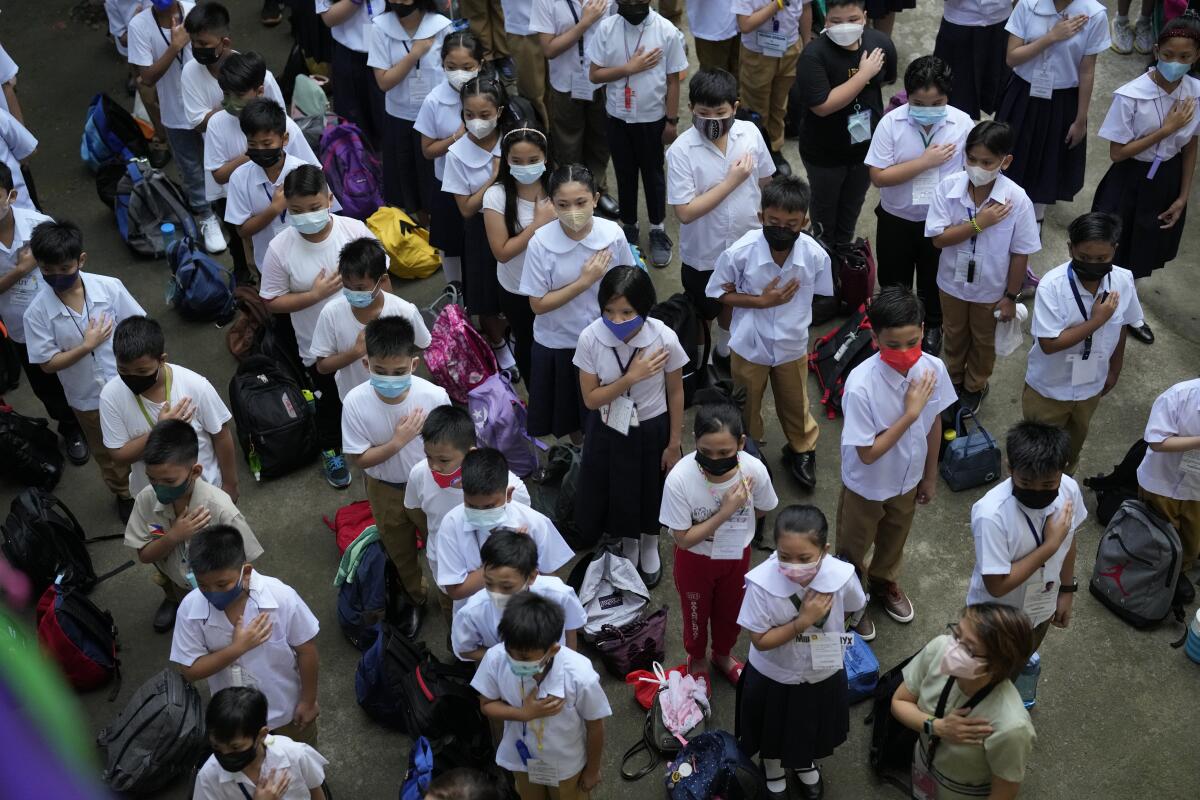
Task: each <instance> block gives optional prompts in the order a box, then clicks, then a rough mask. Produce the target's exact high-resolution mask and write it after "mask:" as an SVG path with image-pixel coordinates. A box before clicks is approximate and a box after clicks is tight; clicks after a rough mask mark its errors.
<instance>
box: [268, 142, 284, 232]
mask: <svg viewBox="0 0 1200 800" xmlns="http://www.w3.org/2000/svg"><path fill="white" fill-rule="evenodd" d="M283 157H284V158H285V159H286V158H287V154H286V153H285V154H284V156H283ZM263 191H264V192H266V193H267V206H268V207H270V205H271V203H274V202H275V193H274V192H273V191H271V190H270V189H268V188H267V187H265V186H264V187H263ZM285 217H287V209H286V208H285V209H284V210H283V211H281V212H279V221H280V222H283V221H284V218H285Z"/></svg>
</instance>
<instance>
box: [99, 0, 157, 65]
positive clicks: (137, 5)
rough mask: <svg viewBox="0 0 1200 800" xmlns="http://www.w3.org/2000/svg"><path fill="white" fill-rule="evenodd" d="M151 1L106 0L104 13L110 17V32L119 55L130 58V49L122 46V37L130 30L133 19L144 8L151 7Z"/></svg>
mask: <svg viewBox="0 0 1200 800" xmlns="http://www.w3.org/2000/svg"><path fill="white" fill-rule="evenodd" d="M149 5H150V3H149V0H104V11H105V13H106V15H107V16H108V32H109V33H110V34H112V38H113V44H114V45H116V48H117V54H118V55H120V56H123V57H128V55H129V48H127V47H126V46H125V45H123V44H121V37H122V36H124V35H125V34H126V33H127V32H128V30H129V20H131V19H133V16H134V14H137V13H138V12H139V11H141V10H142V8H144V7H146V6H149Z"/></svg>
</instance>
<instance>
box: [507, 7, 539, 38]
mask: <svg viewBox="0 0 1200 800" xmlns="http://www.w3.org/2000/svg"><path fill="white" fill-rule="evenodd" d="M529 5H530V0H500V10H501V11H503V12H504V32H505V33H507V34H508V35H509V36H527V35H528V34H530V33H532V31H530V30H529V12H530V8H529Z"/></svg>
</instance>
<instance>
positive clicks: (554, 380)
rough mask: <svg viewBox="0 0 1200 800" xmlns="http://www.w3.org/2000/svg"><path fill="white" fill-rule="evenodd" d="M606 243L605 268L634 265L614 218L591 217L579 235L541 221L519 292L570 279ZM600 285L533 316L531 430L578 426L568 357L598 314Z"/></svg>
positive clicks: (575, 382) (560, 432)
mask: <svg viewBox="0 0 1200 800" xmlns="http://www.w3.org/2000/svg"><path fill="white" fill-rule="evenodd" d="M605 248H608V250H609V252H610V253H612V262H611V263H610V264H609V269H611V268H612V267H617V266H628V267H632V266H634V263H633V253H632V252H630V250H629V244H628V243H627V242H626V241H625V234H624V233H623V232H622V231H621V228H620V226H619V225H617V224H616V223H615V222H611V221H609V220H606V219H601V218H599V217H595V218H593V220H592V229H591V231H589V232H588V235H587V236H585V237H583V239H582V240H580V241H575V240H574V239H571V238H570V237H568V236H567V234H566V232H565V231H564V230H563V227H562V224H561V223H550V224H549V225H543V226H542V227H540V228H538V229H537V231H536V232H535V233H534V234H533V238H532V239H530V240H529V247H527V248H526V249H525V267H524V269H522V270H521V294H523V295H525V296H527V297H545V296H546V295H547V294H549V293H550V292H552V291H554V290H555V289H561V288H563V287H564V286H567V285H569V284H571V283H573V282H574V281H576V280H578V279H579V275H580V273H581V272H582V271H583V265H584V263H585V262H586V261H587V260H588V259H589V258H591V257H592V255H593V254H595V253H598V252H600V251H601V250H604V249H605ZM599 291H600V281H596V283H593V284H592V285H591V286H589V287H588V288H587V289H586V290H585V291H583V292H580V293H579V294H578V295H576V296H575V297H574V298H572V299H571V301H570V302H569V303H566V304H564V305H562V306H560V307H558V308H556V309H554V310H553V311H550V312H547V313H545V314H538V315H537V316H536V317H535V318H534V320H533V347H532V361H533V365H532V368H531V371H530V376H529V384H528V386H529V420H528V428H529V435H530V436H546V435H547V434H554V435H555V436H566V435H567V434H569V433H572V432H574V431H577V430H579V428H580V424H581V423H582V422H583V420H584V418H585V417H586V416H587V412H586V409H584V408H583V399H582V397H581V396H580V393H579V376H578V375H577V374H576V372H575V366H574V362H573V359H574V357H575V346H576V343H577V342H578V340H579V334H581V333H582V332H583V329H584V328H586V327H587V326H588V325H590V324H591V323H592V321H593V320H595V319H597V318H599V316H600V303H599V301H598V300H597V296H598V293H599Z"/></svg>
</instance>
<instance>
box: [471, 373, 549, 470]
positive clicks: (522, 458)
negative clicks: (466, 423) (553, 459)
mask: <svg viewBox="0 0 1200 800" xmlns="http://www.w3.org/2000/svg"><path fill="white" fill-rule="evenodd" d="M467 410H468V411H470V412H471V420H472V421H473V422H474V423H475V438H476V439H477V440H478V445H479V447H494V448H495V449H497V450H499V451H500V452H501V453H503V454H504V458H505V460H506V461H508V468H509V469H511V470H512V471H513V473H514V474H516V475H519V476H520V477H522V478H525V477H528V476H529V475H532V474H533V472H534V470H536V469H537V468H538V457H537V453H536V452H535V451H534V449H533V444H532V442H531V440H530V438H529V435H528V434H527V433H525V418H526V409H525V403H524V402H523V401H522V400H521V398H519V397H517V393H516V392H514V391H513V388H512V384H511V383H510V382H509V380H508V376H507V375H505V374H504V373H503V372H497V373H495V374H494V375H490V376H488V378H487V380H485V381H484V382H483V383H481V384H479V385H478V386H476V387H475V388H474V389H472V390H471V391H470V392H468V393H467Z"/></svg>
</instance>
